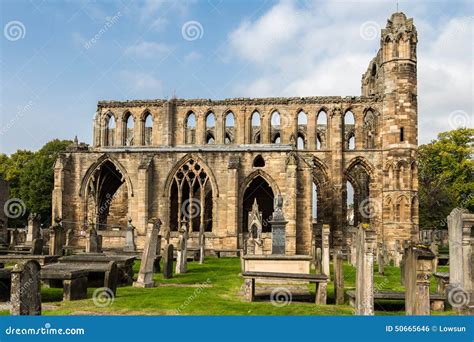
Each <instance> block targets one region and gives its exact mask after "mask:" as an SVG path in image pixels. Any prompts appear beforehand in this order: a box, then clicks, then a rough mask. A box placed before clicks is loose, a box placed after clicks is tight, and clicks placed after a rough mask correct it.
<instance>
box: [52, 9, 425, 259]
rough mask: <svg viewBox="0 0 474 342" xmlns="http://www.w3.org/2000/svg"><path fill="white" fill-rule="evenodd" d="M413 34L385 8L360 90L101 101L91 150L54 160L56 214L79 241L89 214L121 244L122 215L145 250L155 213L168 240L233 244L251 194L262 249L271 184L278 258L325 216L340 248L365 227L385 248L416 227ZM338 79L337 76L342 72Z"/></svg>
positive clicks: (298, 247) (107, 240) (312, 236)
mask: <svg viewBox="0 0 474 342" xmlns="http://www.w3.org/2000/svg"><path fill="white" fill-rule="evenodd" d="M416 46H417V32H416V28H415V26H414V25H413V20H412V19H407V18H406V16H405V15H404V14H403V13H394V14H393V15H392V16H391V18H390V19H389V20H388V22H387V26H386V28H384V29H382V32H381V39H380V49H379V51H378V53H377V55H376V56H375V57H374V58H373V59H372V60H371V61H370V63H369V65H368V68H367V71H366V72H365V73H364V74H363V76H362V85H361V95H360V96H348V97H339V96H324V97H319V96H315V97H290V98H252V99H249V98H234V99H225V100H207V99H175V98H173V99H170V100H132V101H100V102H99V103H98V105H97V112H96V115H95V118H94V125H93V142H92V144H91V146H88V145H85V144H78V143H75V144H74V145H73V146H71V147H70V148H69V150H68V151H67V152H65V153H63V154H61V155H60V157H59V158H58V160H57V162H56V165H55V180H54V191H53V218H54V217H61V218H62V219H63V226H64V228H65V229H66V230H67V229H72V230H73V231H74V239H73V241H74V244H76V245H81V246H83V245H84V244H85V237H84V235H85V234H84V232H85V231H86V229H87V226H88V225H90V224H94V225H95V226H96V227H97V229H98V233H99V234H100V235H101V236H102V239H103V246H104V248H108V247H109V248H112V247H116V248H123V246H124V245H125V234H124V231H125V229H126V227H127V222H128V221H129V219H131V222H132V224H133V226H135V227H136V230H135V235H136V243H137V246H138V248H142V247H143V244H144V239H145V231H146V227H147V222H148V220H149V219H150V218H153V217H156V218H160V219H161V221H162V222H163V225H162V228H163V229H164V230H167V231H168V232H169V234H170V237H171V240H172V241H175V242H176V241H177V238H178V228H179V227H180V226H181V223H182V221H183V220H186V222H188V224H189V230H190V238H189V241H190V242H189V243H190V245H194V246H197V245H198V244H199V236H200V232H201V233H203V234H204V236H205V244H206V249H240V248H243V244H244V241H245V239H246V238H247V235H248V234H249V227H248V225H249V222H248V220H249V213H250V212H251V211H252V206H253V205H254V203H257V204H258V208H259V210H260V212H261V217H262V219H261V221H262V227H261V238H262V241H263V246H262V248H263V253H264V254H270V253H271V251H272V244H271V233H270V232H271V225H270V224H269V222H270V221H271V215H272V213H273V209H274V202H275V198H276V197H277V196H278V195H280V194H281V196H282V198H283V212H284V216H285V220H286V221H287V224H286V232H285V244H284V246H285V254H287V255H294V254H303V255H305V254H306V255H307V254H310V253H311V248H312V244H313V243H314V241H315V240H316V241H317V240H318V239H320V235H321V229H322V225H323V224H328V225H329V226H330V244H331V246H338V247H342V248H344V249H345V248H346V247H347V245H348V244H350V243H351V241H350V236H351V233H350V232H351V228H352V227H354V226H357V225H358V224H359V223H370V224H371V225H372V226H373V228H374V229H375V231H376V234H377V240H378V241H380V242H383V243H385V244H387V246H388V248H391V247H390V246H394V245H395V242H396V240H399V241H404V240H411V239H412V237H414V236H416V235H417V234H418V191H417V190H418V183H417V146H418V137H417V117H418V114H417V70H416V69H417V57H416ZM341 81H342V80H341Z"/></svg>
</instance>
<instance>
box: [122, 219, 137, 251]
mask: <svg viewBox="0 0 474 342" xmlns="http://www.w3.org/2000/svg"><path fill="white" fill-rule="evenodd" d="M123 250H124V251H126V252H135V251H136V250H137V246H136V245H135V227H134V226H133V224H132V218H129V219H128V224H127V228H126V229H125V247H124V249H123Z"/></svg>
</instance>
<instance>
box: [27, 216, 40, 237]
mask: <svg viewBox="0 0 474 342" xmlns="http://www.w3.org/2000/svg"><path fill="white" fill-rule="evenodd" d="M40 226H41V215H39V214H35V213H31V214H30V215H29V216H28V233H27V235H26V242H29V243H31V242H32V241H33V240H34V239H39V238H40V237H41V234H40Z"/></svg>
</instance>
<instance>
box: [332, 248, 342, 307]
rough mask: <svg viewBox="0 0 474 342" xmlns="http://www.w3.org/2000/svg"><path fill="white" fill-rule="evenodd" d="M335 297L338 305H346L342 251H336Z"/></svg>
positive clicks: (334, 258)
mask: <svg viewBox="0 0 474 342" xmlns="http://www.w3.org/2000/svg"><path fill="white" fill-rule="evenodd" d="M333 260H334V262H333V265H334V296H335V297H336V305H342V304H344V264H343V257H342V251H341V250H340V249H335V250H334V255H333Z"/></svg>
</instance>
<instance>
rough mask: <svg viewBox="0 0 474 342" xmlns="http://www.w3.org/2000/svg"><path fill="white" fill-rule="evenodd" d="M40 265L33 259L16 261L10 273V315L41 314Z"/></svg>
mask: <svg viewBox="0 0 474 342" xmlns="http://www.w3.org/2000/svg"><path fill="white" fill-rule="evenodd" d="M40 270H41V267H40V265H39V263H38V262H37V261H35V260H29V261H27V262H25V263H18V264H16V265H15V267H13V269H12V273H11V277H12V280H11V295H10V300H11V303H12V309H11V314H12V315H41V276H40Z"/></svg>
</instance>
